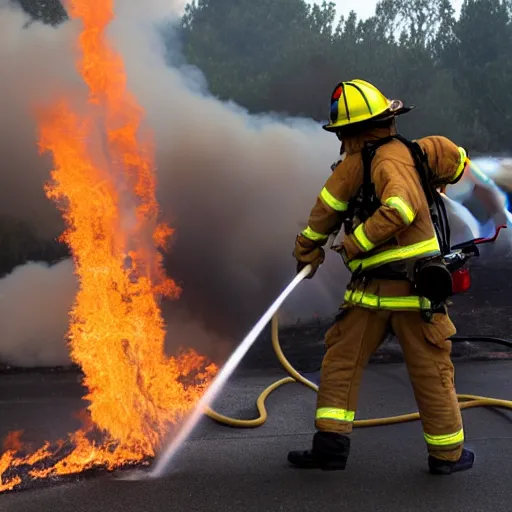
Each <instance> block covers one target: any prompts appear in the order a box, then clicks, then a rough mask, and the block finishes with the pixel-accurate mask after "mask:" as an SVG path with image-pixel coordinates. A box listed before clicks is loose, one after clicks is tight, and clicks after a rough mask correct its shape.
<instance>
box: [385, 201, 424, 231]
mask: <svg viewBox="0 0 512 512" xmlns="http://www.w3.org/2000/svg"><path fill="white" fill-rule="evenodd" d="M384 204H385V205H386V206H389V207H390V208H394V209H395V210H398V213H399V214H400V216H401V217H402V220H403V221H404V224H406V225H407V226H408V225H409V224H410V223H411V222H412V221H413V220H414V217H416V214H415V213H414V211H413V209H412V208H411V207H410V206H409V205H408V204H407V203H406V202H405V201H404V200H403V199H402V198H401V197H398V196H393V197H388V199H386V201H384Z"/></svg>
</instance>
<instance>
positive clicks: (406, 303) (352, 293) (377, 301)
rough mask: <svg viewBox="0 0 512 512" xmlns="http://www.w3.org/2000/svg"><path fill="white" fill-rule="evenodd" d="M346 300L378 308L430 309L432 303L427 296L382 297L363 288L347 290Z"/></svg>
mask: <svg viewBox="0 0 512 512" xmlns="http://www.w3.org/2000/svg"><path fill="white" fill-rule="evenodd" d="M345 302H348V303H350V304H354V305H358V306H363V307H367V308H378V309H395V310H401V309H430V308H431V303H430V301H429V300H428V299H426V298H425V297H418V296H416V295H411V296H407V297H380V296H379V295H373V294H372V293H366V292H364V291H363V290H347V291H346V292H345Z"/></svg>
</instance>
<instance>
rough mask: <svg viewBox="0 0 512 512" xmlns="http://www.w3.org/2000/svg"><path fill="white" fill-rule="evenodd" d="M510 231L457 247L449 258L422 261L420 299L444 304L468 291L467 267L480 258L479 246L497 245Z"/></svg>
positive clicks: (417, 272) (418, 286) (417, 273)
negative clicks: (500, 237) (469, 262)
mask: <svg viewBox="0 0 512 512" xmlns="http://www.w3.org/2000/svg"><path fill="white" fill-rule="evenodd" d="M506 227H507V226H498V227H497V229H496V232H495V234H494V236H493V237H490V238H475V239H473V240H469V241H467V242H463V243H461V244H458V245H456V246H453V247H451V252H450V253H449V254H447V255H444V256H437V257H433V258H426V259H424V260H420V261H419V262H418V263H417V265H416V267H415V275H414V282H415V286H416V290H417V292H418V293H419V295H421V296H423V297H426V298H428V299H429V300H430V301H431V302H432V303H433V304H435V305H436V304H442V303H443V302H444V301H445V300H446V299H447V298H448V297H450V296H453V295H458V294H460V293H464V292H466V291H468V290H469V288H470V287H471V274H470V271H469V268H467V267H466V263H467V262H468V261H469V260H470V259H471V258H473V257H478V256H479V255H480V251H479V249H478V246H479V245H482V244H488V243H493V242H494V241H496V239H497V238H498V235H499V233H500V231H501V230H502V229H504V228H506Z"/></svg>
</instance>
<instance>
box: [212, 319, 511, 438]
mask: <svg viewBox="0 0 512 512" xmlns="http://www.w3.org/2000/svg"><path fill="white" fill-rule="evenodd" d="M272 347H273V349H274V352H275V354H276V356H277V359H278V360H279V362H280V363H281V365H282V367H283V368H284V369H285V370H286V371H287V372H288V374H289V375H290V377H285V378H283V379H280V380H278V381H276V382H274V383H272V384H271V385H270V386H268V387H267V388H265V389H264V390H263V392H262V393H261V394H260V396H259V397H258V399H257V400H256V407H257V408H258V414H259V416H258V417H257V418H254V419H252V420H240V419H236V418H230V417H229V416H224V415H222V414H219V413H217V412H215V411H214V410H212V409H210V408H208V409H207V410H206V415H207V416H208V417H209V418H211V419H212V420H214V421H216V422H218V423H221V424H223V425H227V426H229V427H236V428H254V427H259V426H261V425H263V424H264V423H265V422H266V421H267V418H268V413H267V409H266V408H265V400H266V399H267V397H268V396H269V395H270V394H271V393H272V392H273V391H275V390H276V389H277V388H279V387H281V386H283V385H284V384H289V383H292V382H298V383H300V384H303V385H304V386H306V387H308V388H310V389H312V390H313V391H318V386H317V385H316V384H315V383H313V382H311V381H309V380H308V379H306V378H305V377H303V376H302V375H301V374H300V373H299V372H298V371H297V370H296V369H295V368H294V367H293V366H292V365H291V364H290V362H289V361H288V359H286V356H285V355H284V353H283V350H282V348H281V344H280V343H279V322H278V317H277V314H275V315H274V316H273V317H272ZM457 398H458V399H459V403H460V408H461V409H469V408H471V407H500V408H503V409H512V400H500V399H498V398H489V397H485V396H476V395H457ZM418 419H420V415H419V413H417V412H414V413H410V414H401V415H400V416H389V417H387V418H374V419H368V420H356V421H354V427H377V426H381V425H393V424H395V423H404V422H407V421H415V420H418Z"/></svg>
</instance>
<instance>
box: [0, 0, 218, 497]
mask: <svg viewBox="0 0 512 512" xmlns="http://www.w3.org/2000/svg"><path fill="white" fill-rule="evenodd" d="M69 14H70V16H71V17H72V18H75V19H79V20H81V22H82V24H83V29H82V32H81V34H80V39H79V43H80V44H79V47H80V60H79V63H78V69H79V71H80V73H81V75H82V77H83V79H84V81H85V82H86V84H87V86H88V88H89V92H90V96H89V105H88V109H87V115H86V116H81V115H79V113H78V112H76V111H75V110H73V108H72V107H71V105H70V103H69V102H67V101H66V100H65V99H62V100H61V101H59V102H57V103H56V104H54V105H52V106H51V108H48V109H42V110H39V112H38V121H39V129H40V140H39V144H40V149H41V152H46V151H50V152H51V153H52V155H53V161H54V170H53V171H52V173H51V182H50V183H49V184H48V185H47V187H46V194H47V196H48V197H49V198H50V199H52V200H53V201H54V202H55V203H56V204H57V205H58V207H59V208H60V209H61V211H62V213H63V216H64V219H65V221H66V224H67V230H66V231H65V232H64V234H63V235H62V239H63V240H64V241H65V242H66V243H67V244H68V245H69V247H70V248H71V250H72V253H73V257H74V261H75V268H76V275H77V276H78V278H79V282H80V289H79V292H78V294H77V297H76V299H75V303H74V305H73V308H72V311H71V313H70V318H71V322H70V328H69V345H70V352H71V357H72V359H73V360H74V361H75V362H76V363H78V364H79V365H80V366H81V368H82V370H83V372H84V375H85V378H84V385H85V386H86V387H87V389H88V393H87V395H86V396H85V397H84V399H85V400H87V401H88V402H89V405H88V408H87V410H88V413H87V420H88V421H87V422H86V423H85V424H84V427H83V428H82V429H81V430H79V431H78V432H76V433H73V434H70V435H69V437H68V439H67V440H65V441H59V442H58V443H55V444H51V443H46V444H45V445H44V446H42V447H41V448H40V449H38V450H37V451H35V452H32V453H27V452H28V451H29V450H28V449H27V448H25V447H24V445H23V444H22V443H21V441H20V433H18V432H16V433H11V434H10V435H9V436H8V439H7V440H6V441H5V443H4V453H3V454H2V456H1V457H0V491H6V490H11V489H14V488H15V487H16V486H18V485H20V484H21V483H23V480H24V478H26V477H28V478H31V479H38V478H46V477H50V476H55V475H66V474H72V473H77V472H80V471H84V470H87V469H90V468H93V467H104V468H107V469H109V470H111V469H114V468H116V467H119V466H121V465H126V464H129V463H135V462H140V461H143V460H145V459H147V458H151V457H153V456H154V455H155V450H156V448H157V447H158V446H159V444H160V442H161V441H162V438H163V436H164V435H165V432H166V430H167V428H168V426H169V425H170V424H173V423H176V422H177V421H179V420H180V419H181V418H182V417H183V416H184V415H185V414H186V413H187V412H188V411H189V410H190V409H191V408H192V407H193V405H194V404H195V403H196V402H197V401H198V400H199V398H200V397H201V395H202V394H203V393H204V391H205V389H206V387H207V386H208V384H209V382H210V381H211V379H212V378H213V376H214V375H215V373H216V371H217V368H216V367H215V366H214V365H213V364H208V362H207V361H206V360H205V359H204V358H203V357H202V356H200V355H199V354H197V353H196V352H194V351H187V352H183V353H182V354H180V355H179V356H178V357H176V358H167V357H166V356H165V353H164V336H165V330H164V324H163V319H162V316H161V311H160V307H159V300H160V298H161V297H171V298H178V297H179V294H180V291H181V290H180V289H179V287H178V286H177V285H176V283H175V282H174V281H172V280H171V279H169V278H168V277H166V276H165V274H164V271H163V267H162V256H161V254H160V252H159V249H163V248H164V247H165V245H166V243H167V241H168V239H169V237H170V236H171V235H172V233H173V231H172V229H171V228H169V227H168V226H166V225H161V224H160V225H159V224H158V223H157V216H158V213H159V208H158V203H157V200H156V196H155V188H156V183H155V175H154V171H153V160H152V147H151V141H150V140H149V139H148V138H147V137H146V139H145V140H143V139H142V137H141V135H140V133H141V131H142V129H143V126H142V122H143V117H144V113H143V111H142V109H141V107H140V106H139V105H138V104H137V102H136V100H135V99H134V97H133V96H132V95H131V94H130V93H129V92H128V91H127V87H126V73H125V69H124V64H123V61H122V58H121V56H120V55H119V54H118V53H116V52H115V51H114V50H113V48H112V47H111V46H109V44H108V41H107V39H106V36H105V31H106V28H107V26H108V24H109V23H110V21H111V20H112V19H113V17H114V13H113V0H102V1H94V2H91V1H90V0H72V1H71V2H70V3H69ZM20 474H21V475H23V477H22V476H20Z"/></svg>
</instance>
